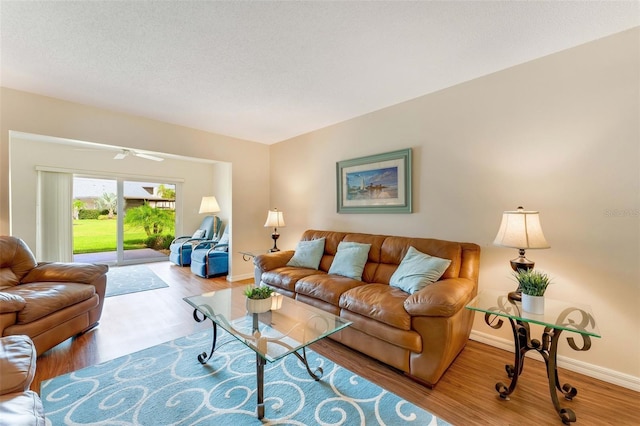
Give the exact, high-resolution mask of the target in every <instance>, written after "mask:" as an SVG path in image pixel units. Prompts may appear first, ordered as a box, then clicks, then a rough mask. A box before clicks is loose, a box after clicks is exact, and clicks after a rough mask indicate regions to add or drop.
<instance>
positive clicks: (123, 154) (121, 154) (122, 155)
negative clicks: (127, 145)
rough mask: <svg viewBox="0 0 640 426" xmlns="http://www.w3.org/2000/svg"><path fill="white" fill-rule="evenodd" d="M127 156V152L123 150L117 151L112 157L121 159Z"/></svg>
mask: <svg viewBox="0 0 640 426" xmlns="http://www.w3.org/2000/svg"><path fill="white" fill-rule="evenodd" d="M126 156H127V153H125V152H119V153H117V154H116V156H115V157H113V159H114V160H122V159H123V158H125V157H126Z"/></svg>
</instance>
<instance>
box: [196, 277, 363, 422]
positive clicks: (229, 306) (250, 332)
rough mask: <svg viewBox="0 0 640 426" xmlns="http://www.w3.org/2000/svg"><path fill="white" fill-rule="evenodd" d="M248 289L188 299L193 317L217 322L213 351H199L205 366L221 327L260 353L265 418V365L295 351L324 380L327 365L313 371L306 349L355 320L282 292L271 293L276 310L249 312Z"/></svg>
mask: <svg viewBox="0 0 640 426" xmlns="http://www.w3.org/2000/svg"><path fill="white" fill-rule="evenodd" d="M245 288H246V287H244V286H243V287H234V288H228V289H223V290H216V291H211V292H209V293H204V294H201V295H199V296H191V297H185V298H184V301H185V302H187V303H188V304H189V305H191V306H192V307H193V308H194V311H193V319H194V320H196V321H197V322H202V321H206V320H207V319H209V320H211V322H212V326H213V344H212V346H211V352H210V353H209V354H208V355H207V353H206V352H202V353H201V354H200V355H198V361H200V363H201V364H206V363H207V362H208V361H209V359H210V358H211V356H212V355H213V353H214V352H215V349H216V340H217V337H218V327H221V328H222V329H224V330H226V331H227V332H228V333H229V334H230V335H231V336H233V337H235V338H236V339H238V340H239V341H241V342H242V343H244V344H245V345H246V346H247V347H248V348H249V349H251V350H253V351H254V352H255V353H256V381H257V386H256V388H257V389H256V393H257V409H256V413H257V415H258V418H259V419H262V418H263V417H264V393H263V390H264V366H265V364H266V363H267V362H273V361H277V360H279V359H281V358H283V357H285V356H287V355H291V354H293V355H295V356H296V357H298V359H300V361H302V363H303V364H304V365H305V367H306V369H307V372H308V373H309V375H310V376H311V377H312V378H313V379H315V380H320V378H321V377H322V374H323V371H322V368H320V367H318V368H317V369H315V370H314V371H312V370H311V368H310V367H309V363H308V362H307V356H306V347H307V346H309V345H310V344H312V343H313V342H316V341H318V340H320V339H323V338H325V337H327V336H329V335H330V334H332V333H335V332H337V331H339V330H341V329H343V328H345V327H348V326H349V325H351V322H349V321H345V320H344V319H342V318H340V317H337V316H335V315H333V314H330V313H328V312H325V311H322V310H320V309H317V308H314V307H313V306H310V305H307V304H305V303H302V302H298V301H296V300H294V299H291V298H289V297H285V296H283V295H281V294H277V293H274V295H273V296H272V297H271V310H269V311H268V312H264V313H259V314H253V313H247V308H246V297H245V295H244V290H245ZM300 352H301V353H300Z"/></svg>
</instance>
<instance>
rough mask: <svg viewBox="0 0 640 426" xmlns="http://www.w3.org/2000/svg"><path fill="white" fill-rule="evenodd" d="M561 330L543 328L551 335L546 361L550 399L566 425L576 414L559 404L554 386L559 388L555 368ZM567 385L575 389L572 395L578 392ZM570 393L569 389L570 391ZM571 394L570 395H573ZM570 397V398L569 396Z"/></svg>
mask: <svg viewBox="0 0 640 426" xmlns="http://www.w3.org/2000/svg"><path fill="white" fill-rule="evenodd" d="M561 333H562V330H559V329H549V328H546V329H545V334H547V335H550V336H551V344H550V346H549V350H548V362H547V376H548V377H549V392H550V393H551V400H552V401H553V406H554V408H555V409H556V412H557V413H558V415H559V416H560V420H562V423H564V424H566V425H568V424H569V423H572V422H575V421H576V415H575V413H574V412H573V410H572V409H570V408H563V407H561V406H560V401H559V400H558V393H557V392H556V388H558V389H559V388H560V385H559V380H558V368H557V360H556V357H557V353H558V341H559V340H560V334H561ZM565 386H569V387H570V388H571V390H573V391H575V393H574V394H573V396H575V394H577V393H578V391H577V390H575V389H574V388H573V387H572V386H571V385H565ZM570 393H571V391H570ZM573 396H572V397H573ZM565 397H566V394H565ZM569 399H570V398H569Z"/></svg>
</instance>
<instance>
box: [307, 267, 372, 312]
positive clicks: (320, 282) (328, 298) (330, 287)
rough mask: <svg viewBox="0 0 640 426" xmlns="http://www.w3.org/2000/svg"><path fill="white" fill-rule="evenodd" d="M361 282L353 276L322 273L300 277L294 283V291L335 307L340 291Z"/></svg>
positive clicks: (358, 284) (356, 285)
mask: <svg viewBox="0 0 640 426" xmlns="http://www.w3.org/2000/svg"><path fill="white" fill-rule="evenodd" d="M363 284H364V283H363V282H362V281H359V280H354V279H353V278H348V277H343V276H340V275H328V274H324V273H323V274H318V275H309V276H307V277H304V278H301V279H300V280H299V281H298V282H297V283H296V285H295V291H296V293H298V294H303V295H305V296H309V297H312V298H314V299H318V300H322V301H324V302H327V303H330V304H331V305H333V306H336V307H337V306H339V304H340V296H341V295H342V293H344V292H345V291H347V290H350V289H352V288H354V287H358V286H361V285H363Z"/></svg>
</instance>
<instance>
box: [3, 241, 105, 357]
mask: <svg viewBox="0 0 640 426" xmlns="http://www.w3.org/2000/svg"><path fill="white" fill-rule="evenodd" d="M108 269H109V268H108V266H106V265H95V264H89V263H55V262H40V263H38V262H37V261H36V259H35V257H34V255H33V253H32V252H31V250H30V249H29V247H28V246H27V245H26V244H25V242H24V241H22V240H21V239H19V238H15V237H10V236H0V336H10V335H19V334H24V335H27V336H29V337H30V338H31V340H33V343H34V344H35V347H36V350H37V354H38V355H40V354H42V353H43V352H45V351H47V350H49V349H51V348H52V347H54V346H56V345H57V344H59V343H61V342H63V341H65V340H66V339H68V338H69V337H73V336H75V335H78V334H81V333H84V332H86V331H87V330H89V329H91V328H93V327H95V326H96V325H97V324H98V321H99V319H100V316H101V314H102V306H103V303H104V294H105V290H106V287H107V276H106V274H107V271H108Z"/></svg>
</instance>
